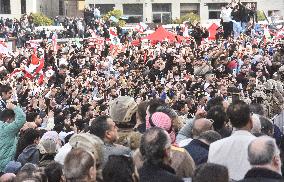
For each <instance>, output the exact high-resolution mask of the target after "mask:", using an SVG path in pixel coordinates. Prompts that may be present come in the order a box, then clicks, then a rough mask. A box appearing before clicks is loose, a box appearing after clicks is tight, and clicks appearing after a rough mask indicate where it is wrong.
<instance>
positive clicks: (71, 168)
mask: <svg viewBox="0 0 284 182" xmlns="http://www.w3.org/2000/svg"><path fill="white" fill-rule="evenodd" d="M95 163H96V161H95V159H94V157H93V156H92V155H91V154H90V153H88V152H86V151H85V150H83V149H81V148H77V149H72V150H71V151H70V152H69V153H68V154H67V156H66V158H65V160H64V167H63V173H64V176H65V178H66V181H67V182H73V181H81V180H82V179H83V178H85V177H87V176H89V170H90V169H91V167H95Z"/></svg>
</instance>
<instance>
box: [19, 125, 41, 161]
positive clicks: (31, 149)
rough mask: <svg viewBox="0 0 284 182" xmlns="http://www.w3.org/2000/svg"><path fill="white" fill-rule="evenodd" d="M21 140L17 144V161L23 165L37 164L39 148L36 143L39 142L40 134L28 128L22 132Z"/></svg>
mask: <svg viewBox="0 0 284 182" xmlns="http://www.w3.org/2000/svg"><path fill="white" fill-rule="evenodd" d="M22 137H23V139H21V140H20V141H21V142H22V143H21V144H20V145H18V151H19V156H18V157H17V161H18V162H20V163H21V164H22V166H24V165H25V164H26V163H32V164H36V165H38V164H39V155H40V153H39V150H38V148H37V145H38V143H39V139H40V135H39V132H38V131H37V130H35V129H32V128H29V129H27V130H26V131H25V133H24V134H23V136H22Z"/></svg>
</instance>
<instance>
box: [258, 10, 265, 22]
mask: <svg viewBox="0 0 284 182" xmlns="http://www.w3.org/2000/svg"><path fill="white" fill-rule="evenodd" d="M257 20H258V21H265V20H266V18H265V15H264V12H263V11H260V10H258V11H257Z"/></svg>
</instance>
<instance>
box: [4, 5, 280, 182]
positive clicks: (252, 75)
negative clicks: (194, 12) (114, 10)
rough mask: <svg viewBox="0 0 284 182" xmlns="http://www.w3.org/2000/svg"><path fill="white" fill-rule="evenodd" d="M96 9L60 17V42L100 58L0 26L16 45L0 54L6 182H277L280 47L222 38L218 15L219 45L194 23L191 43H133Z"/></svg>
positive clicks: (29, 26) (25, 24)
mask: <svg viewBox="0 0 284 182" xmlns="http://www.w3.org/2000/svg"><path fill="white" fill-rule="evenodd" d="M236 6H237V5H236ZM238 6H241V4H238ZM228 9H229V7H228V8H226V11H229V10H228ZM97 11H98V10H96V13H90V12H91V10H86V12H85V17H84V19H80V18H66V19H65V21H64V27H65V29H64V31H63V32H64V34H65V35H64V36H63V37H67V38H72V37H77V38H78V37H81V38H83V37H89V36H90V37H93V38H98V37H100V38H102V39H103V40H104V41H103V44H102V45H100V46H99V47H100V48H99V47H98V46H96V43H97V42H95V45H90V42H88V41H86V40H85V41H83V42H77V41H76V42H72V41H69V42H66V43H62V44H57V43H56V39H53V38H52V35H54V33H51V34H50V35H47V34H46V33H45V30H43V31H41V32H36V31H35V27H34V25H33V20H32V18H30V16H27V15H24V16H23V18H22V19H21V20H16V19H15V20H10V19H6V20H4V19H3V18H1V19H0V30H2V34H1V35H2V36H3V38H4V39H7V38H9V37H17V44H16V45H17V48H16V50H15V51H12V52H8V53H6V52H5V53H0V82H1V85H0V96H1V100H0V175H1V177H0V181H1V182H2V181H3V182H8V181H15V182H18V181H34V182H41V181H52V182H61V181H67V182H83V181H86V182H94V181H98V182H100V181H103V182H128V181H129V182H139V181H141V182H160V181H164V182H179V181H180V182H182V181H192V182H212V181H214V182H229V181H242V182H246V181H260V182H261V181H265V182H266V181H284V179H283V177H282V171H283V170H284V169H283V168H282V163H283V161H284V157H283V156H284V155H283V152H284V145H283V141H284V138H283V132H284V131H283V130H284V120H283V115H284V112H283V109H284V107H283V106H284V87H283V86H284V83H283V81H284V67H283V66H282V65H283V63H284V47H283V41H282V40H281V39H279V38H278V37H275V36H274V37H273V36H272V35H271V36H269V37H266V35H265V34H264V30H263V29H262V30H257V31H256V30H255V31H253V32H254V33H253V36H252V34H250V33H245V32H246V31H240V32H239V35H236V34H234V33H233V31H229V33H228V32H227V30H226V28H228V26H230V25H228V26H227V25H226V22H227V20H226V18H224V17H223V19H222V24H223V29H224V33H223V34H222V36H221V37H219V38H218V39H217V40H208V39H207V38H208V36H209V35H208V31H207V30H206V29H205V28H203V27H202V26H201V25H200V24H196V25H195V26H194V30H193V32H192V35H191V36H190V37H189V38H185V39H183V40H179V39H178V38H177V39H176V40H173V41H170V40H165V41H162V42H148V43H147V44H144V43H140V44H138V45H133V44H131V43H132V41H133V40H136V39H141V35H140V33H139V32H137V31H135V30H131V31H128V32H123V31H122V30H121V28H120V27H119V26H117V27H116V28H115V29H111V28H110V26H111V25H112V24H113V23H112V22H109V21H105V20H102V19H101V18H100V16H98V14H100V13H98V12H97ZM224 11H225V9H224ZM225 13H226V12H225ZM248 14H250V13H249V12H248ZM221 17H222V16H221ZM252 19H253V18H252V17H251V19H250V18H248V19H246V21H247V22H245V23H244V28H245V29H246V28H247V26H246V23H249V24H250V23H252V24H253V20H252ZM230 22H231V21H230ZM57 23H58V22H57V21H56V24H57ZM221 29H222V28H221ZM113 30H115V31H116V32H115V36H116V40H118V41H119V44H118V45H119V46H121V47H123V49H122V48H121V49H119V50H118V48H117V47H118V45H113V41H111V40H109V41H108V39H112V37H113V36H114V35H113V32H112V31H113ZM173 31H174V32H175V33H177V34H181V32H182V29H175V30H173ZM56 34H57V38H61V37H60V36H59V37H58V35H60V32H57V33H56ZM31 35H32V36H31ZM94 35H95V36H94ZM35 38H40V39H41V40H42V41H41V42H40V44H39V45H37V46H32V45H31V43H30V42H29V40H32V39H35ZM48 38H50V39H52V41H51V42H49V41H48ZM2 44H3V45H4V43H3V42H2V43H1V45H2ZM101 47H102V48H101ZM114 50H115V51H114Z"/></svg>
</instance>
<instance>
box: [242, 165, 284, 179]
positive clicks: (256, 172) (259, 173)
mask: <svg viewBox="0 0 284 182" xmlns="http://www.w3.org/2000/svg"><path fill="white" fill-rule="evenodd" d="M239 182H284V178H283V177H282V176H281V175H280V174H278V173H276V172H274V171H271V170H269V169H265V168H252V169H250V170H249V171H248V172H247V174H246V175H245V178H244V179H243V180H240V181H239Z"/></svg>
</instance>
